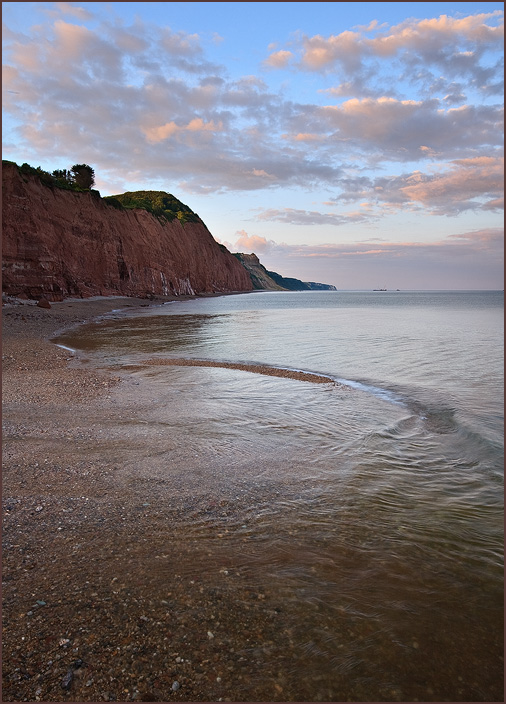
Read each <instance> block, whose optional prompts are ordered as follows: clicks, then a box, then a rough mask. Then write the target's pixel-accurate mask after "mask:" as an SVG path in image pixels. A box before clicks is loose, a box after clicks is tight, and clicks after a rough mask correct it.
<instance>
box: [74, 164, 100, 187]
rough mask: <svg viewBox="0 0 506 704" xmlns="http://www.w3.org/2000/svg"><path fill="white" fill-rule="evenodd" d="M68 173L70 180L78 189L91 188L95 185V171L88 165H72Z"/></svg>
mask: <svg viewBox="0 0 506 704" xmlns="http://www.w3.org/2000/svg"><path fill="white" fill-rule="evenodd" d="M70 171H71V173H72V180H73V181H74V183H75V185H76V186H78V187H79V188H93V186H94V185H95V171H94V170H93V169H92V168H91V166H88V164H74V166H73V167H72V168H71V169H70Z"/></svg>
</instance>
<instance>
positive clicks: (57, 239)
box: [2, 164, 252, 301]
mask: <svg viewBox="0 0 506 704" xmlns="http://www.w3.org/2000/svg"><path fill="white" fill-rule="evenodd" d="M2 182H3V184H2V187H3V196H2V197H3V203H2V218H3V223H2V229H3V234H2V259H3V262H2V272H3V273H2V287H3V291H4V293H6V294H7V295H11V296H20V297H26V298H32V299H38V298H42V297H44V298H46V299H47V300H49V301H58V300H63V299H64V298H67V297H70V296H72V297H82V298H87V297H89V296H97V295H98V296H109V295H123V296H140V297H149V296H152V295H174V294H176V295H181V294H198V293H218V292H228V291H250V290H251V289H252V282H251V279H250V276H249V274H248V272H247V271H246V269H245V268H244V267H243V266H242V265H241V263H240V262H239V261H238V260H237V259H236V258H235V257H234V256H233V255H232V254H230V252H229V251H228V250H227V249H226V248H225V247H223V246H221V245H219V244H218V243H217V242H216V241H215V240H214V239H213V237H212V235H211V233H210V232H209V230H208V229H207V227H206V226H205V224H204V223H203V222H202V221H201V220H200V219H199V221H198V222H186V223H184V224H182V223H181V222H180V221H179V220H177V219H175V220H173V221H172V222H168V221H167V220H164V219H163V218H157V217H155V216H154V215H151V214H150V213H149V212H147V211H146V210H142V209H134V210H118V209H116V208H114V207H112V206H111V205H107V203H106V202H105V201H104V200H103V199H102V198H101V197H100V196H99V194H98V193H97V192H92V191H90V192H82V193H79V192H73V191H68V190H62V189H59V188H50V187H48V186H46V185H44V184H42V183H41V181H40V180H39V179H38V178H37V177H36V176H32V175H27V174H20V172H19V170H18V168H17V166H16V165H15V164H4V165H3V169H2Z"/></svg>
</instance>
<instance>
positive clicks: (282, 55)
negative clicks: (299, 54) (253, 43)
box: [264, 50, 293, 68]
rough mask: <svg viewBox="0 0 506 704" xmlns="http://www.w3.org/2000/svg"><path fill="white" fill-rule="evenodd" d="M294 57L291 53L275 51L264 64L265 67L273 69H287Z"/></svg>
mask: <svg viewBox="0 0 506 704" xmlns="http://www.w3.org/2000/svg"><path fill="white" fill-rule="evenodd" d="M292 57H293V54H292V52H291V51H283V50H281V51H274V52H273V53H272V54H270V56H269V57H268V58H267V59H266V60H265V62H264V64H265V66H270V67H271V68H285V67H286V66H287V65H288V63H289V62H290V59H291V58H292Z"/></svg>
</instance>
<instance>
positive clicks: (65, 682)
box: [61, 670, 74, 689]
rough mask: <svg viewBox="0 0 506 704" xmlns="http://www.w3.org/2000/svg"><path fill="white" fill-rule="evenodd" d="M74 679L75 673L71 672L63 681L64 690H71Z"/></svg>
mask: <svg viewBox="0 0 506 704" xmlns="http://www.w3.org/2000/svg"><path fill="white" fill-rule="evenodd" d="M73 679H74V671H73V670H69V671H68V672H67V674H66V675H65V677H64V678H63V679H62V681H61V686H62V689H70V686H71V684H72V680H73Z"/></svg>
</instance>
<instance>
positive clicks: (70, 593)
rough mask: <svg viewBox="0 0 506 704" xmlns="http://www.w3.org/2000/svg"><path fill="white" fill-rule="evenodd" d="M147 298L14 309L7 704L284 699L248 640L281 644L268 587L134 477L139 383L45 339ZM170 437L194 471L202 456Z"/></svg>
mask: <svg viewBox="0 0 506 704" xmlns="http://www.w3.org/2000/svg"><path fill="white" fill-rule="evenodd" d="M188 298H193V296H191V297H190V296H189V297H188ZM167 300H169V299H167V298H164V299H161V298H160V299H155V300H154V301H150V303H149V305H153V304H154V305H156V304H161V303H164V302H166V301H167ZM170 300H181V297H179V298H178V297H174V298H173V299H170ZM137 305H141V306H144V305H146V301H145V300H143V299H130V298H128V299H122V300H118V298H114V299H112V298H100V299H97V298H95V299H93V300H82V301H81V300H66V301H63V302H61V303H52V304H51V309H43V308H39V307H37V306H36V305H34V304H33V303H32V302H30V303H28V302H24V303H18V304H16V305H9V304H7V305H4V306H3V311H2V312H3V316H2V317H3V321H2V323H3V350H2V352H3V448H4V450H3V458H4V466H3V497H2V498H3V513H4V528H3V539H4V547H3V582H4V586H3V693H2V701H235V700H236V697H237V696H238V697H239V698H240V699H241V698H242V699H243V700H244V697H245V696H246V697H247V696H248V694H247V692H248V690H249V692H251V691H254V692H255V695H256V697H257V699H258V700H259V701H274V700H276V699H277V700H282V701H284V700H286V698H285V696H284V695H283V694H282V692H281V691H280V685H279V680H278V678H277V672H274V670H273V671H270V668H269V665H265V662H264V663H263V664H261V663H260V662H259V663H258V666H256V665H255V666H252V663H251V662H250V659H249V658H248V657H245V655H246V654H247V651H246V650H245V649H247V648H249V647H250V638H251V635H252V633H254V634H258V633H262V639H263V638H266V639H268V640H269V642H274V641H275V640H276V638H277V634H276V629H277V626H278V624H277V622H276V620H274V621H273V619H272V611H271V610H270V609H269V608H267V609H266V598H267V597H266V594H265V590H263V591H262V592H259V593H256V592H255V591H253V592H252V587H251V578H250V577H249V576H248V575H247V574H246V573H245V574H242V573H240V571H236V572H235V573H234V574H233V575H232V574H230V575H229V576H228V571H227V569H226V568H227V566H228V564H229V562H230V558H229V556H228V554H227V548H226V547H225V546H224V543H223V541H220V540H218V543H217V545H216V546H215V548H213V550H212V554H210V553H206V552H204V548H203V547H199V545H198V544H195V541H194V540H191V539H190V538H188V537H187V536H186V535H185V523H184V520H182V518H185V520H188V516H190V519H191V512H192V511H193V512H194V513H195V512H196V511H197V512H198V511H201V510H202V509H201V507H199V506H197V507H196V506H195V504H194V505H192V502H191V500H189V499H188V493H186V497H185V496H183V494H184V492H183V494H179V495H178V492H177V487H175V488H174V487H173V488H172V490H171V491H160V487H159V483H160V482H158V481H156V480H155V481H147V480H144V481H142V480H139V481H138V482H137V483H136V482H135V481H133V480H132V479H131V477H130V476H127V477H126V478H125V476H124V474H123V472H122V470H123V466H122V458H124V457H125V456H126V455H128V457H129V458H131V457H134V456H135V453H136V448H137V444H136V443H137V440H136V438H135V429H134V431H133V436H132V437H130V435H129V432H130V431H128V429H126V430H125V429H124V426H125V421H124V418H125V414H127V415H128V418H129V419H130V420H131V421H134V420H135V419H136V418H138V413H142V402H141V404H140V407H141V409H140V410H139V399H138V397H136V394H137V391H138V387H137V386H136V385H135V384H138V382H136V381H135V380H134V379H131V378H129V377H128V375H125V376H124V377H123V379H120V378H119V377H117V376H115V375H111V374H110V373H107V372H106V371H102V370H97V369H93V368H86V369H84V368H83V367H81V366H74V367H73V366H72V365H71V364H69V362H71V360H72V356H70V355H69V351H68V350H65V349H62V348H60V347H57V346H56V345H55V344H53V343H51V342H49V338H50V337H51V336H52V335H54V334H55V333H56V332H57V331H59V330H61V329H63V328H65V327H68V326H71V325H76V324H79V323H83V322H86V321H88V320H90V319H92V318H94V317H96V316H98V315H100V314H103V313H107V312H109V311H111V310H113V309H117V308H120V307H125V306H126V307H129V306H132V307H133V306H137ZM143 422H145V421H142V420H139V421H138V423H143ZM133 425H134V424H133ZM139 427H142V426H139ZM172 432H173V433H174V437H172V438H171V440H172V442H173V444H174V448H175V453H174V467H177V472H178V473H179V474H178V476H181V475H182V476H184V473H185V471H186V468H187V466H188V454H189V452H190V451H189V450H188V449H186V448H185V447H184V443H182V442H179V438H178V437H177V436H175V431H172ZM118 437H119V438H120V439H119V440H118ZM126 474H127V475H128V472H127V473H126ZM181 496H183V498H181ZM185 502H186V503H185ZM222 504H224V502H219V501H218V502H216V503H212V502H211V503H210V507H209V511H210V512H211V514H212V512H214V515H218V513H219V512H223V511H226V510H227V508H226V506H224V505H222ZM206 549H207V550H208V549H209V546H208V547H207V548H206ZM206 566H207V568H206ZM196 570H198V571H197V572H196ZM225 575H227V579H225ZM245 602H246V603H251V606H250V607H249V608H248V609H247V610H246V611H245V608H244V603H245ZM213 631H214V633H213ZM220 634H221V635H220ZM262 659H263V658H261V659H260V660H262ZM255 671H258V672H257V677H258V678H259V683H255V685H254V688H253V689H251V688H249V685H248V683H247V681H248V680H249V678H253V677H254V676H255ZM230 673H233V677H230ZM260 673H261V674H260ZM227 675H229V676H228V677H227ZM244 688H245V690H244ZM241 689H243V690H244V691H246V694H244V691H243V692H242V693H239V692H241Z"/></svg>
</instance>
